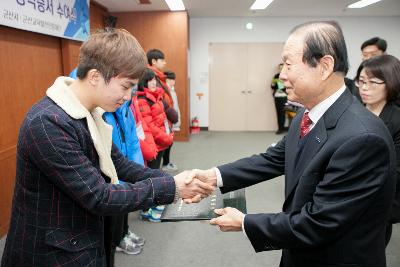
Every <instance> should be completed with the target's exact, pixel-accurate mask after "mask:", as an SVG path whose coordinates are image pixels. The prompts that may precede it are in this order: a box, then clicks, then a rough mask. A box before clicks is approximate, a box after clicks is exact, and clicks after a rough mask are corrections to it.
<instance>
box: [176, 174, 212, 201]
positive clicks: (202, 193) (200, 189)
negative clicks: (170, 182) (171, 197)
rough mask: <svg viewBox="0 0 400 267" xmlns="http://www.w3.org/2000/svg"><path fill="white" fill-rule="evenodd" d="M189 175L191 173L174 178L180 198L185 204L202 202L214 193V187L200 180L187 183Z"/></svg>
mask: <svg viewBox="0 0 400 267" xmlns="http://www.w3.org/2000/svg"><path fill="white" fill-rule="evenodd" d="M189 174H190V171H184V172H181V173H179V174H177V175H175V176H174V180H175V184H176V188H177V190H178V193H179V196H180V197H181V198H182V199H183V201H184V202H185V203H197V202H200V200H202V199H203V198H206V197H208V196H209V195H210V194H211V193H212V192H214V189H215V187H214V186H212V185H209V184H207V183H205V182H202V181H200V180H199V179H192V181H191V182H190V183H186V180H187V179H188V176H189Z"/></svg>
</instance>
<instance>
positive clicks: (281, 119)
mask: <svg viewBox="0 0 400 267" xmlns="http://www.w3.org/2000/svg"><path fill="white" fill-rule="evenodd" d="M274 100H275V108H276V116H277V119H278V130H281V131H283V130H284V129H285V119H286V113H285V109H284V108H285V103H286V102H287V97H274Z"/></svg>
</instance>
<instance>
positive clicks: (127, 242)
mask: <svg viewBox="0 0 400 267" xmlns="http://www.w3.org/2000/svg"><path fill="white" fill-rule="evenodd" d="M115 250H116V251H121V252H124V253H126V254H129V255H137V254H139V253H140V252H142V247H141V246H139V245H137V244H135V243H133V242H132V240H131V239H130V238H128V236H125V237H124V238H123V239H122V240H121V243H119V245H118V246H117V247H116V248H115Z"/></svg>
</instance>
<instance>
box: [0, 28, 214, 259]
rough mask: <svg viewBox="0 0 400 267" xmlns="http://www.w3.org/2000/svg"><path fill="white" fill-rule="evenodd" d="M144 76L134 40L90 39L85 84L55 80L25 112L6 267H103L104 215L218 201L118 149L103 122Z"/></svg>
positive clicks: (83, 53)
mask: <svg viewBox="0 0 400 267" xmlns="http://www.w3.org/2000/svg"><path fill="white" fill-rule="evenodd" d="M145 67H146V56H145V54H144V51H143V49H142V48H141V46H140V45H139V43H138V42H137V41H136V39H135V38H134V37H133V36H132V35H131V34H130V33H128V32H127V31H125V30H111V31H105V32H100V33H95V34H92V35H91V36H90V38H89V40H88V41H86V42H85V43H84V44H83V45H82V47H81V49H80V57H79V65H78V72H77V76H78V79H77V80H73V79H70V78H67V77H59V78H57V80H56V81H55V82H54V84H53V85H52V86H51V87H50V88H49V89H48V90H47V92H46V96H45V97H44V98H43V99H42V100H40V101H39V102H38V103H37V104H35V105H34V106H33V107H32V108H31V110H30V111H29V112H28V114H27V116H26V118H25V120H24V122H23V123H22V126H21V129H20V134H19V139H18V148H17V171H16V179H15V182H16V183H15V189H14V199H13V206H12V211H11V222H10V229H9V232H8V235H7V241H6V244H5V248H4V253H3V258H2V261H1V266H3V267H5V266H12V267H17V266H18V267H20V266H106V255H105V253H106V252H105V249H104V246H105V244H104V243H105V242H106V241H105V240H104V232H105V229H104V225H105V224H104V216H105V215H114V214H124V213H128V212H131V211H134V210H138V209H147V208H149V207H151V206H155V205H161V204H167V203H171V202H173V201H174V200H177V198H178V197H182V198H184V199H190V200H195V201H198V200H199V198H200V197H204V196H205V195H207V194H209V193H211V192H212V190H213V187H211V186H209V185H206V184H205V183H202V182H200V181H198V180H197V181H196V182H195V183H194V184H190V185H189V186H187V185H185V183H184V179H185V177H186V174H185V173H181V174H178V175H176V176H175V177H172V176H170V175H168V174H166V173H163V172H161V171H159V170H152V169H149V168H145V167H143V166H141V165H139V164H136V163H134V162H133V161H129V160H127V159H126V158H125V157H124V156H123V155H122V154H121V153H120V152H119V151H118V149H117V148H116V146H115V145H113V144H112V139H111V136H112V127H111V126H110V125H108V124H107V123H106V122H105V121H104V120H103V117H102V115H103V113H104V111H108V112H114V111H115V110H116V109H117V108H119V107H120V106H121V105H122V104H123V103H124V101H126V100H129V99H130V97H131V88H132V84H133V83H135V80H137V78H138V77H140V76H141V74H142V72H143V71H144V69H145ZM119 179H120V180H122V181H124V182H123V183H120V182H119ZM106 230H107V229H106ZM108 256H110V255H108Z"/></svg>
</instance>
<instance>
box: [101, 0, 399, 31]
mask: <svg viewBox="0 0 400 267" xmlns="http://www.w3.org/2000/svg"><path fill="white" fill-rule="evenodd" d="M150 1H151V4H150V5H139V4H138V2H139V1H138V0H96V2H98V3H99V4H101V5H103V6H105V7H106V8H107V9H108V10H109V11H110V12H128V11H156V10H164V11H167V10H169V9H168V6H167V4H166V3H165V1H164V0H150ZM183 2H184V4H185V7H186V9H187V11H188V13H189V16H190V17H192V18H193V17H255V16H256V17H257V16H263V17H271V16H274V17H286V16H296V17H303V16H314V17H321V16H322V17H325V16H327V17H329V16H400V0H383V1H381V2H378V3H376V4H373V5H370V6H368V7H365V8H361V9H347V8H346V7H347V5H349V4H351V3H354V2H357V0H275V1H274V2H272V4H271V5H270V6H269V7H268V8H267V9H266V10H258V11H250V10H249V8H250V6H251V5H252V3H253V2H254V0H183ZM399 26H400V25H399Z"/></svg>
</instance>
